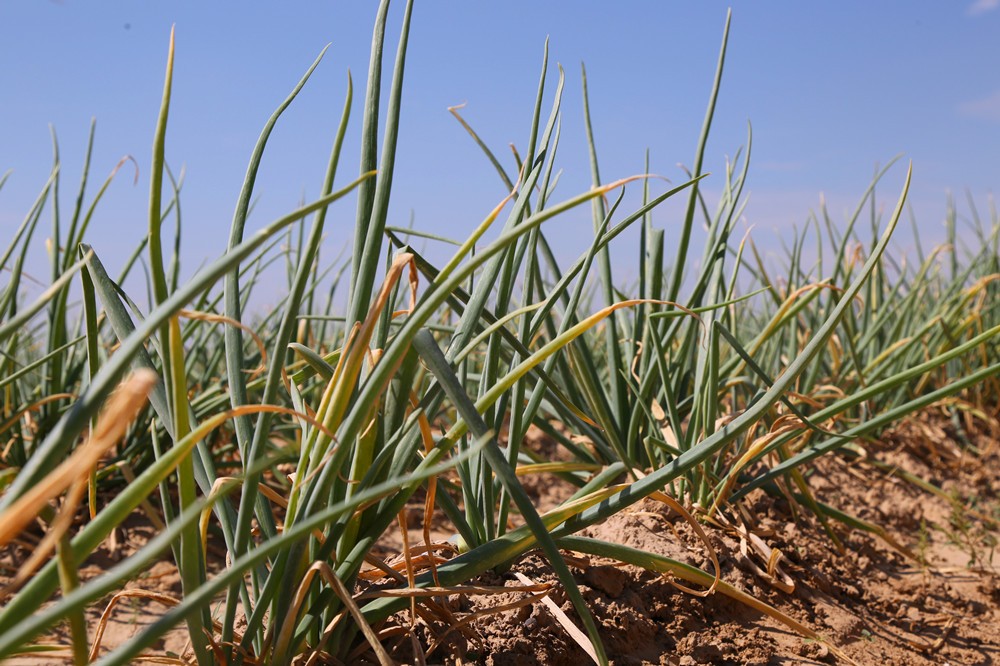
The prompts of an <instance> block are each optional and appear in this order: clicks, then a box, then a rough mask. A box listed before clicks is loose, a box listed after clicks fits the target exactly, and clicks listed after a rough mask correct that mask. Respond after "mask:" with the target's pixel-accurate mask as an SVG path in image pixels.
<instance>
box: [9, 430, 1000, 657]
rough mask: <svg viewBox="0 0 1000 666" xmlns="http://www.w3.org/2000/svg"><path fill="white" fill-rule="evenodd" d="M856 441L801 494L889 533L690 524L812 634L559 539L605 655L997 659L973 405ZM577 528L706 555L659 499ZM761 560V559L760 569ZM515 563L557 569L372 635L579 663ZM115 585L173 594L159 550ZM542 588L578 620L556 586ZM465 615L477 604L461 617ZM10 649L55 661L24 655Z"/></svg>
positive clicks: (531, 485)
mask: <svg viewBox="0 0 1000 666" xmlns="http://www.w3.org/2000/svg"><path fill="white" fill-rule="evenodd" d="M959 442H963V443H962V444H960V443H959ZM529 445H530V446H532V447H534V448H535V449H536V450H539V451H544V452H545V454H546V455H552V456H554V457H559V451H558V450H557V449H555V448H554V446H553V444H552V442H551V441H548V440H547V439H546V438H545V437H544V436H542V435H540V434H539V433H538V432H533V433H532V438H531V441H530V442H529ZM970 445H971V446H970ZM973 450H975V451H977V454H973V453H971V451H973ZM867 455H868V459H861V458H857V457H855V458H853V459H852V458H847V457H841V456H828V457H826V458H824V459H823V460H821V461H820V463H819V465H818V467H817V468H816V469H815V470H814V471H813V472H812V473H811V474H810V475H809V476H808V479H807V481H808V485H809V488H810V490H811V491H812V492H813V493H814V495H815V497H816V499H817V500H819V501H821V502H824V503H826V504H828V505H831V506H833V507H835V508H837V509H839V510H841V511H844V512H846V513H848V514H851V515H852V516H855V517H857V518H860V519H862V520H865V521H868V522H869V523H870V524H873V525H877V526H879V527H880V528H883V529H884V530H886V534H887V536H888V537H889V540H891V541H894V542H895V543H896V547H893V546H892V545H890V544H889V543H887V540H886V539H883V538H879V537H878V536H875V535H873V534H870V533H867V532H864V531H861V530H857V529H855V530H848V529H847V528H846V527H845V526H844V525H843V524H841V523H838V522H836V521H830V522H829V523H828V525H829V526H830V527H831V528H832V529H833V530H834V531H835V533H836V534H837V535H838V538H839V539H840V540H841V541H842V543H843V546H844V549H843V551H840V550H839V549H838V548H836V546H835V544H834V542H833V540H832V539H831V538H830V537H829V536H828V535H827V534H826V533H825V532H824V529H823V526H822V525H821V524H820V522H819V521H818V520H817V519H816V518H815V517H814V516H812V515H811V514H809V513H808V512H806V511H804V510H803V509H802V508H801V506H798V505H793V504H791V503H790V502H789V501H787V500H786V499H785V498H784V497H780V496H779V497H772V496H768V495H766V494H764V493H762V492H760V493H755V494H753V495H752V496H750V497H748V498H747V499H746V500H745V501H744V502H743V503H742V504H741V505H739V507H736V508H730V510H728V511H727V512H726V514H725V515H726V516H727V519H726V524H720V523H719V522H718V521H716V523H715V524H712V523H709V524H706V525H705V528H704V529H705V530H706V532H707V533H708V539H709V542H710V543H711V546H712V548H713V549H714V550H715V552H716V553H717V556H718V558H719V561H720V563H721V566H722V578H723V579H724V580H725V581H727V582H728V583H730V584H732V585H734V586H736V587H738V588H739V589H741V590H743V591H745V592H747V593H749V594H752V595H753V596H755V597H757V598H758V599H761V600H763V601H766V602H767V603H768V604H770V605H772V606H774V607H775V608H777V609H779V610H780V611H781V612H783V613H785V614H787V615H788V616H790V617H792V618H794V619H795V620H797V621H799V622H801V623H803V624H805V625H806V626H808V627H810V628H811V629H813V630H814V631H815V632H817V633H818V634H819V635H820V636H822V637H823V639H824V641H825V644H824V643H823V642H818V641H815V640H808V639H804V638H803V637H801V636H800V635H798V634H796V633H795V632H793V631H792V630H790V629H789V628H788V627H786V626H785V625H783V624H781V623H779V622H777V621H775V620H774V619H772V618H770V617H767V616H765V615H763V614H761V613H759V612H757V611H755V610H753V609H751V608H749V607H747V606H745V605H743V604H740V603H738V602H736V601H733V600H732V599H730V598H728V597H726V596H724V595H722V594H719V593H715V594H712V595H709V596H708V597H705V598H701V597H696V596H693V595H691V594H688V593H686V592H682V591H680V590H678V589H677V588H676V587H675V586H674V585H673V584H672V583H671V581H669V580H668V579H666V578H665V577H663V576H658V575H654V574H652V573H649V572H646V571H643V570H640V569H637V568H635V567H632V566H620V565H618V564H617V563H614V562H608V561H602V560H600V559H598V558H593V557H584V556H580V555H578V554H570V553H567V559H568V561H569V562H570V564H571V567H572V569H573V571H574V573H575V576H576V579H577V583H578V584H579V585H580V588H581V590H582V591H583V594H584V597H585V598H586V600H587V601H588V603H589V604H590V607H591V609H592V611H593V613H594V615H595V617H596V619H597V621H598V622H599V624H600V630H601V635H602V638H603V640H604V643H605V646H606V648H607V650H608V653H609V656H610V657H611V659H612V661H613V663H614V664H616V665H622V664H672V665H682V666H689V665H693V664H828V663H847V662H846V661H845V660H843V659H841V658H838V657H837V656H836V652H837V651H838V650H839V651H841V653H842V654H846V656H847V657H848V659H849V660H851V661H853V662H854V663H857V664H880V665H886V664H954V665H958V664H992V663H996V662H1000V577H998V575H997V574H998V570H997V565H1000V560H995V559H994V549H995V547H996V545H997V535H998V533H997V523H996V522H994V521H995V520H996V519H998V518H1000V433H998V432H997V431H996V430H995V429H993V430H991V429H990V428H989V427H987V426H984V425H982V422H980V421H974V420H972V419H971V418H968V419H964V422H953V421H951V420H950V419H947V418H945V416H944V415H943V414H942V413H941V412H928V413H926V414H924V415H922V416H921V417H920V418H918V419H914V420H911V421H909V422H907V423H906V424H904V425H902V426H900V427H899V428H897V429H895V430H894V431H892V432H889V433H886V434H885V435H884V436H883V437H882V438H881V440H880V441H879V442H876V443H873V444H871V445H870V446H869V447H868V454H867ZM900 471H902V472H908V473H910V474H913V475H915V476H916V477H919V478H920V479H923V480H925V481H928V482H931V483H934V484H936V485H938V486H940V487H941V488H943V490H944V492H945V494H946V495H947V497H940V496H936V495H933V494H930V493H928V492H927V491H926V490H923V489H920V488H918V487H917V486H916V485H915V484H914V483H913V482H912V481H911V480H907V479H904V478H901V476H900V474H899V472H900ZM524 482H525V486H526V488H528V490H529V492H530V493H532V494H533V495H534V497H535V498H536V500H537V502H538V504H539V506H540V507H542V508H546V507H550V506H553V505H555V504H557V503H558V502H560V501H561V500H562V499H564V498H565V497H567V496H568V494H569V493H571V492H572V489H571V488H570V487H568V485H564V484H563V483H562V482H558V481H553V480H552V479H551V478H550V477H545V476H528V477H525V478H524ZM959 503H960V504H959ZM960 505H961V506H963V507H965V508H959V506H960ZM420 508H421V507H420V505H419V503H414V505H413V511H411V512H409V515H408V518H409V521H408V522H409V527H410V529H409V530H408V538H409V541H410V543H411V545H414V544H418V543H419V542H420V541H421V526H420V524H419V523H420V518H421V510H420ZM435 523H436V524H435V525H434V531H433V537H434V538H435V539H438V538H443V537H444V536H446V535H447V534H448V533H449V531H450V530H449V527H448V525H447V524H446V521H445V520H444V518H443V517H442V516H440V515H436V516H435ZM150 530H151V528H149V527H148V526H144V525H142V524H141V523H136V524H133V525H130V526H129V527H128V528H127V529H126V530H124V531H123V532H122V533H120V534H119V535H118V538H117V541H116V542H115V543H110V542H109V543H108V544H106V547H105V548H104V549H102V551H101V552H100V553H99V554H98V555H97V556H96V557H95V558H94V559H93V560H92V561H91V562H89V563H88V564H87V566H86V567H85V568H84V569H83V570H82V572H81V574H82V575H81V577H82V578H88V577H90V576H93V575H97V574H98V573H99V572H100V571H101V569H102V568H103V567H106V566H108V565H109V564H110V562H111V561H113V560H114V559H117V558H120V557H122V556H125V555H127V554H128V553H129V552H131V551H132V549H134V548H136V547H138V546H139V545H140V544H141V543H143V542H144V540H145V539H147V538H148V537H149V535H150V533H151V531H150ZM586 535H587V536H592V537H596V538H599V539H604V540H608V541H614V542H617V543H621V544H625V545H629V546H633V547H636V548H641V549H644V550H648V551H650V552H653V553H658V554H662V555H666V556H669V557H672V558H674V559H677V560H681V561H685V562H688V563H691V564H695V565H697V566H700V567H702V568H704V569H706V570H711V568H712V565H711V562H710V559H709V557H708V552H707V549H706V547H705V545H704V543H703V542H702V541H701V540H700V539H699V538H698V537H697V536H696V535H695V534H694V531H693V530H692V528H691V526H690V525H689V524H688V523H687V522H686V521H685V520H683V519H682V518H680V517H679V516H678V515H677V514H675V513H674V512H672V511H671V510H670V509H668V508H667V507H666V506H665V505H663V504H660V503H658V502H653V501H648V500H647V501H645V502H642V503H640V504H639V505H637V506H635V507H633V508H632V509H631V510H629V511H627V512H624V513H621V514H619V515H616V516H614V517H612V518H611V519H609V520H608V521H606V522H604V523H603V524H600V525H596V526H594V527H592V528H590V529H589V530H587V532H586ZM754 543H756V544H757V546H756V547H755V546H754ZM400 544H401V539H400V535H399V533H398V531H397V532H396V533H394V534H389V535H387V538H386V539H385V540H384V541H383V542H382V543H380V551H381V553H383V554H384V556H386V557H390V556H391V554H392V552H393V551H394V550H398V548H399V546H400ZM20 552H21V553H22V554H23V551H20ZM774 552H777V553H778V555H772V553H774ZM19 556H20V555H19V551H17V549H11V550H9V551H8V552H6V553H4V554H3V555H2V559H0V566H3V567H4V569H5V570H6V571H9V568H8V567H11V566H13V565H14V564H15V561H16V558H18V557H19ZM769 562H770V563H771V565H772V568H771V569H770V571H771V574H773V575H769V573H768V571H769ZM775 564H777V568H774V565H775ZM518 575H520V576H523V577H526V578H527V579H529V580H530V581H532V582H537V583H555V581H556V577H555V576H554V574H553V573H552V571H551V568H550V567H549V566H548V565H547V563H546V562H545V561H544V559H543V558H542V557H541V556H540V555H539V554H538V553H537V552H532V553H528V554H526V555H525V556H524V557H522V558H520V559H519V561H517V562H515V563H514V565H513V566H512V567H511V568H510V570H509V571H506V572H504V573H502V574H498V573H492V572H491V573H489V574H488V575H484V576H481V577H480V578H479V579H478V580H476V581H473V582H474V583H475V584H478V585H492V586H507V587H510V588H511V592H509V593H504V594H500V595H494V596H476V597H458V596H453V597H450V598H449V599H448V606H449V609H450V611H451V613H452V614H453V617H454V618H458V619H461V618H468V619H469V620H470V621H469V624H468V626H467V627H465V628H463V629H461V630H457V631H456V630H453V629H454V628H453V627H452V626H447V625H445V624H444V623H441V622H437V621H435V620H434V619H433V617H432V616H431V615H430V614H424V617H422V618H421V619H418V621H417V622H416V624H415V625H413V629H412V630H410V631H409V632H406V633H402V634H401V631H400V629H398V628H397V629H395V630H393V629H392V627H388V626H387V627H385V628H383V629H384V630H385V631H386V635H391V634H393V633H395V634H396V635H397V636H398V637H397V638H393V639H389V640H387V642H386V645H387V646H388V647H390V648H391V649H392V650H393V652H392V654H393V656H394V658H396V659H398V660H399V661H400V662H403V663H407V662H409V663H413V662H415V661H419V656H415V652H414V647H413V640H412V639H411V638H410V637H409V634H410V633H412V634H413V635H414V636H415V637H416V638H417V639H418V641H417V642H418V644H419V646H420V647H419V649H417V652H418V653H423V657H424V658H425V659H426V662H427V663H448V664H461V663H484V664H491V665H497V666H498V665H501V664H553V665H559V664H572V665H573V666H581V665H582V664H586V663H592V661H591V659H590V658H589V657H588V655H587V653H586V652H585V651H584V649H583V648H582V647H581V645H580V644H579V643H578V642H577V641H575V640H574V639H573V638H572V637H571V636H570V635H569V633H568V632H567V630H566V628H565V627H564V626H563V625H562V624H560V623H559V622H558V621H557V620H556V619H555V618H554V616H553V614H552V612H551V611H550V610H549V609H548V608H546V606H545V605H544V604H543V603H541V601H540V600H539V599H534V600H533V601H530V602H529V600H530V597H529V595H528V594H526V593H524V592H520V591H517V590H516V589H515V588H517V587H519V586H523V585H524V582H523V581H524V579H523V578H518ZM2 576H3V570H0V577H2ZM128 588H130V589H141V590H145V591H147V592H154V593H156V594H162V595H167V596H172V597H179V596H180V586H179V580H178V577H177V573H176V569H175V568H174V567H173V565H172V564H171V563H170V562H168V561H163V562H160V563H158V564H157V565H155V566H154V567H152V568H151V569H150V570H149V571H148V572H146V573H145V574H144V575H143V576H141V577H140V578H139V579H137V580H135V581H132V582H131V583H129V585H128ZM548 597H549V599H551V600H552V601H554V602H555V604H556V605H557V606H559V607H560V608H561V609H562V610H563V611H564V612H565V614H566V615H567V616H568V617H569V618H570V620H571V621H572V622H573V623H575V624H576V625H577V626H579V624H580V623H579V620H578V618H577V617H576V615H575V613H574V611H573V609H572V606H571V604H570V603H569V602H568V601H567V599H566V597H565V595H564V594H563V592H562V591H561V590H560V589H559V587H558V586H557V585H554V586H553V587H552V589H551V590H550V592H549V595H548ZM108 602H109V599H105V600H102V601H101V602H100V603H97V604H95V605H94V606H93V607H92V608H91V610H90V612H89V614H88V619H89V620H90V624H91V631H92V637H93V631H95V629H96V627H97V624H98V620H99V618H100V616H101V613H102V612H103V611H104V610H105V608H106V607H107V604H108ZM167 603H169V602H167ZM164 608H165V605H164V603H163V602H162V601H154V600H151V599H149V598H144V597H142V596H139V597H128V598H124V599H122V600H121V601H120V603H119V605H118V606H117V607H116V608H115V610H114V612H113V613H112V614H111V615H110V619H109V622H108V625H107V629H106V632H105V634H104V637H103V639H102V645H103V646H105V648H107V647H108V646H114V645H118V644H121V643H122V642H123V641H125V640H127V639H128V637H129V636H131V635H133V634H134V633H135V632H137V631H139V630H140V629H141V628H142V627H143V626H144V625H146V624H148V623H150V622H151V621H153V620H155V618H156V617H157V615H158V613H161V612H162V611H163V609H164ZM473 614H480V615H481V616H480V617H479V619H474V618H475V617H476V616H474V615H473ZM393 622H395V623H396V624H397V626H398V627H410V626H411V619H410V618H409V615H408V613H401V614H399V615H397V616H396V617H395V618H393ZM450 629H451V631H449V630H450ZM51 639H52V640H54V641H59V642H64V643H65V642H66V641H67V639H68V636H66V634H65V632H59V633H58V634H57V635H54V636H52V637H51ZM831 646H832V648H831ZM188 647H189V646H188V645H187V641H186V637H185V636H184V635H183V633H182V632H179V631H178V632H174V633H172V634H170V635H168V636H167V638H166V640H165V641H164V642H163V643H162V644H161V645H159V646H158V648H157V650H156V653H157V654H159V655H171V656H172V655H184V654H185V653H186V652H188ZM428 651H429V653H428ZM369 657H370V658H372V659H373V655H369ZM362 659H363V658H362ZM8 663H17V664H46V663H67V662H66V660H65V659H59V658H55V657H53V658H48V659H42V658H39V657H33V658H30V659H18V660H13V661H11V662H8Z"/></svg>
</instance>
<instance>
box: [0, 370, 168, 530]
mask: <svg viewBox="0 0 1000 666" xmlns="http://www.w3.org/2000/svg"><path fill="white" fill-rule="evenodd" d="M158 380H159V378H158V377H157V375H156V373H155V372H153V371H151V370H138V371H136V372H135V373H133V374H132V375H130V376H129V377H128V378H127V379H125V380H124V381H123V382H122V383H121V384H120V385H119V386H118V389H117V390H116V391H115V392H114V394H113V395H112V396H111V398H110V399H109V400H108V403H107V405H106V406H105V409H104V411H103V412H102V413H101V415H100V417H98V420H97V425H96V426H95V427H94V431H93V432H92V433H91V434H90V437H89V439H88V440H87V441H86V442H84V443H83V444H82V445H81V446H79V447H77V449H76V451H74V452H73V454H72V455H71V456H70V457H69V458H67V459H66V460H65V461H64V462H63V463H62V464H61V465H59V466H58V467H57V468H55V469H54V470H52V471H51V472H49V474H48V475H47V476H46V477H45V478H44V479H42V480H41V481H39V482H38V484H37V485H35V486H34V487H33V488H31V490H29V491H27V492H26V493H25V494H24V495H22V496H21V497H19V498H18V499H17V500H16V501H15V502H14V503H13V504H12V505H11V506H10V508H8V509H7V510H6V511H5V512H3V514H0V547H2V546H5V545H7V544H8V543H10V541H11V539H13V538H14V537H15V536H17V535H18V534H19V533H20V532H21V531H23V530H24V528H25V527H27V526H28V524H30V523H31V521H32V520H34V519H35V516H37V515H38V513H39V512H40V511H41V510H42V509H43V508H44V507H45V506H46V504H47V503H48V502H49V501H50V500H52V499H53V498H55V497H57V496H58V495H59V494H61V493H62V492H64V491H65V490H66V489H67V488H69V487H70V485H72V483H73V482H74V481H76V480H77V479H80V478H86V477H87V475H88V473H89V470H90V468H91V467H93V466H94V465H96V464H97V462H98V461H99V460H100V459H101V457H102V456H103V455H104V454H105V453H106V452H107V451H108V449H110V448H111V447H112V446H114V445H115V444H116V443H117V442H118V441H119V440H120V439H121V438H122V437H123V436H124V435H125V431H126V429H128V427H129V425H130V424H131V423H132V420H133V419H134V418H135V417H136V415H137V414H138V413H139V410H141V409H142V408H143V406H145V404H146V396H148V395H149V392H150V391H151V390H152V388H153V386H154V385H155V384H156V382H157V381H158Z"/></svg>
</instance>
